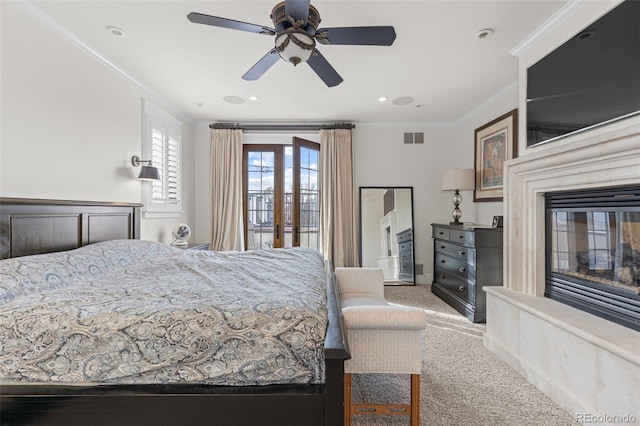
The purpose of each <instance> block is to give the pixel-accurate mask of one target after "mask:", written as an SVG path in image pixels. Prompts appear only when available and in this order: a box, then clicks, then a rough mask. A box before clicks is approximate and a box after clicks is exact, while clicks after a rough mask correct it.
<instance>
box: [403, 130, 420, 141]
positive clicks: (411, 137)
mask: <svg viewBox="0 0 640 426" xmlns="http://www.w3.org/2000/svg"><path fill="white" fill-rule="evenodd" d="M404 143H405V144H423V143H424V132H417V133H405V134H404Z"/></svg>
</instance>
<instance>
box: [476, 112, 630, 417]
mask: <svg viewBox="0 0 640 426" xmlns="http://www.w3.org/2000/svg"><path fill="white" fill-rule="evenodd" d="M539 148H543V147H539ZM539 148H532V150H536V149H539ZM632 183H635V184H638V183H640V120H637V119H632V123H631V124H629V125H626V126H624V127H619V128H617V129H616V130H612V131H608V132H606V133H599V134H597V135H591V136H583V137H578V138H577V139H573V140H572V141H558V142H553V143H550V144H549V146H546V147H544V149H540V150H539V152H533V153H531V154H529V155H526V156H523V157H521V158H516V159H513V160H510V161H509V162H507V164H506V167H505V198H504V218H505V219H504V223H505V229H504V244H505V259H504V260H505V261H504V265H505V266H504V277H505V279H504V282H505V284H504V286H503V287H485V291H486V292H487V331H486V333H485V336H484V344H485V346H486V347H487V348H489V349H490V350H491V351H493V352H494V353H496V354H497V355H498V356H499V357H501V358H502V359H503V360H504V361H506V362H507V363H508V364H509V365H511V366H512V367H513V368H514V369H515V370H517V371H518V372H519V373H520V374H522V375H523V376H524V377H526V378H527V379H528V380H529V381H530V382H531V383H533V384H534V385H535V386H536V387H537V388H538V389H540V390H541V391H542V392H544V393H545V394H547V395H548V396H549V397H550V398H551V399H553V400H554V401H556V402H557V403H558V404H559V405H560V406H562V407H563V408H564V409H565V410H567V411H568V412H569V413H571V414H572V415H574V416H575V417H574V418H576V419H577V420H578V421H581V423H593V420H596V422H595V423H596V424H621V423H625V424H640V398H638V396H637V395H638V389H640V333H639V332H637V331H634V330H631V329H629V328H627V327H623V326H621V325H618V324H615V323H613V322H610V321H607V320H605V319H602V318H599V317H596V316H594V315H591V314H588V313H586V312H582V311H580V310H577V309H575V308H572V307H570V306H568V305H564V304H562V303H559V302H557V301H554V300H551V299H548V298H545V297H544V296H543V294H544V282H545V265H544V262H545V251H544V250H545V249H544V235H545V232H544V227H545V224H544V217H545V215H544V207H545V206H544V193H545V192H548V191H562V190H571V189H578V188H597V187H605V186H615V185H625V184H632ZM616 416H627V417H626V418H621V417H616ZM629 416H630V417H629Z"/></svg>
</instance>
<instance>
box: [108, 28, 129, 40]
mask: <svg viewBox="0 0 640 426" xmlns="http://www.w3.org/2000/svg"><path fill="white" fill-rule="evenodd" d="M107 31H109V32H110V33H111V34H112V35H114V36H116V37H124V36H125V35H126V33H125V32H124V31H123V30H121V29H120V28H118V27H111V26H110V27H107Z"/></svg>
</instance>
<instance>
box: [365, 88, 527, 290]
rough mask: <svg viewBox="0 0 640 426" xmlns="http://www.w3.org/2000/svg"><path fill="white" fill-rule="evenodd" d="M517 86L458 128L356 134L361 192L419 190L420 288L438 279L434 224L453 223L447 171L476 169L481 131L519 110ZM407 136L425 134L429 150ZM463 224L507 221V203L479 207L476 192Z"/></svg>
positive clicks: (465, 196) (375, 128)
mask: <svg viewBox="0 0 640 426" xmlns="http://www.w3.org/2000/svg"><path fill="white" fill-rule="evenodd" d="M517 103H518V90H517V84H515V83H513V84H511V85H509V86H508V87H506V88H504V89H503V90H502V91H501V92H500V93H497V94H496V95H495V96H493V97H492V98H491V99H488V100H487V101H486V102H484V103H483V104H482V105H479V106H478V107H476V108H475V109H474V110H473V111H470V112H468V113H467V114H465V116H464V117H462V118H461V119H459V120H458V121H457V122H455V123H448V124H439V123H436V124H434V123H426V122H425V123H400V124H398V123H356V128H355V130H354V133H353V141H354V151H355V175H356V179H355V180H356V186H358V187H359V186H413V209H414V210H413V212H414V250H415V262H416V264H423V266H424V275H422V276H420V275H418V276H416V282H417V283H418V284H430V283H431V281H432V278H433V243H432V240H431V224H432V223H449V222H450V221H451V220H452V217H451V211H452V210H453V203H452V202H451V197H452V196H453V193H451V192H444V191H441V190H440V175H441V173H442V171H444V170H446V169H450V168H454V167H461V168H471V169H472V168H474V147H475V142H474V137H475V129H477V128H478V127H481V126H482V125H484V124H486V123H488V122H490V121H492V120H494V119H495V118H497V117H500V116H501V115H503V114H505V113H507V112H509V111H511V110H512V109H514V108H516V106H517ZM405 132H424V134H425V143H424V145H415V144H413V145H411V144H404V137H403V136H404V133H405ZM460 208H461V210H462V220H463V221H464V222H471V223H476V224H479V225H490V224H491V222H492V219H493V216H494V215H502V202H482V203H474V202H473V191H463V192H462V204H461V205H460Z"/></svg>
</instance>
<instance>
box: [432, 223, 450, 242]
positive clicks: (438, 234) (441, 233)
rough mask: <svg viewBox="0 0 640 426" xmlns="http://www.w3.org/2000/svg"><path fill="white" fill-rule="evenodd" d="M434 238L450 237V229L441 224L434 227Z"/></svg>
mask: <svg viewBox="0 0 640 426" xmlns="http://www.w3.org/2000/svg"><path fill="white" fill-rule="evenodd" d="M433 238H439V239H442V240H448V239H449V230H448V229H447V228H440V227H439V226H434V227H433Z"/></svg>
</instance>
